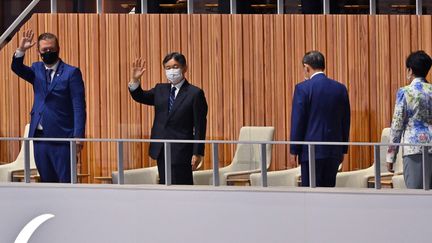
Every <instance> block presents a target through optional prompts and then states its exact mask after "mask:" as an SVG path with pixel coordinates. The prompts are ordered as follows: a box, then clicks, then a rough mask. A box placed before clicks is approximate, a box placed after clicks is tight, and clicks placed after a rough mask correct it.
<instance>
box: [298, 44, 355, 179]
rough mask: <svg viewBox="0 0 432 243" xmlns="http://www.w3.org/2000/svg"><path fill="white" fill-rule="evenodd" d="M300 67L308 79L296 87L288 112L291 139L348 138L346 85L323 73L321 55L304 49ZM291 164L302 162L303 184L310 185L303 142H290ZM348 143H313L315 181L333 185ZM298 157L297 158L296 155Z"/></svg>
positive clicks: (325, 140) (326, 140) (341, 139)
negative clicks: (339, 144) (329, 144)
mask: <svg viewBox="0 0 432 243" xmlns="http://www.w3.org/2000/svg"><path fill="white" fill-rule="evenodd" d="M303 68H304V73H305V77H306V79H307V80H305V81H303V82H301V83H299V84H297V85H296V87H295V91H294V97H293V102H292V114H291V141H322V142H348V139H349V129H350V104H349V99H348V91H347V89H346V87H345V86H344V85H343V84H341V83H339V82H337V81H334V80H332V79H329V78H327V77H326V75H325V74H324V72H323V71H324V69H325V60H324V55H323V54H321V53H320V52H318V51H311V52H308V53H306V55H305V56H304V57H303ZM290 150H291V154H292V155H293V156H292V157H291V160H290V164H291V166H294V165H295V164H296V160H297V159H298V161H299V162H300V163H301V179H302V186H309V158H308V147H307V146H306V145H304V146H302V145H291V146H290ZM347 152H348V146H323V145H321V146H316V147H315V162H316V185H317V186H320V187H334V186H335V184H336V174H337V171H338V167H339V165H340V163H341V162H342V161H343V155H344V154H346V153H347ZM297 157H298V158H297Z"/></svg>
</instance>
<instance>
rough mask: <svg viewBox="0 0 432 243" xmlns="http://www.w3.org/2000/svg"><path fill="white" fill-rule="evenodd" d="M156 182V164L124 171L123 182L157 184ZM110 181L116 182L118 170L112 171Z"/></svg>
mask: <svg viewBox="0 0 432 243" xmlns="http://www.w3.org/2000/svg"><path fill="white" fill-rule="evenodd" d="M158 182H159V173H158V168H157V166H153V167H147V168H140V169H133V170H125V171H124V184H158ZM112 183H113V184H117V183H118V171H113V172H112Z"/></svg>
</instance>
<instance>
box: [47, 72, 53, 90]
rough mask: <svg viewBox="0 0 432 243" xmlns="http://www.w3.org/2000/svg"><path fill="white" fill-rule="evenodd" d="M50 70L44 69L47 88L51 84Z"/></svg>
mask: <svg viewBox="0 0 432 243" xmlns="http://www.w3.org/2000/svg"><path fill="white" fill-rule="evenodd" d="M52 71H53V70H52V69H47V70H45V72H46V81H47V83H46V86H47V88H48V87H49V86H50V84H51V73H52Z"/></svg>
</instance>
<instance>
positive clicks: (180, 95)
mask: <svg viewBox="0 0 432 243" xmlns="http://www.w3.org/2000/svg"><path fill="white" fill-rule="evenodd" d="M188 87H189V83H188V81H187V80H185V82H184V83H183V85H182V86H181V88H180V90H179V92H178V94H177V96H176V98H175V100H174V104H173V107H172V108H171V112H170V113H169V115H168V118H170V117H171V116H172V115H173V114H174V112H176V110H177V108H178V107H179V106H180V105H181V103H182V102H183V100H184V99H185V98H186V93H187V89H188ZM170 89H171V86H170ZM168 97H169V93H168Z"/></svg>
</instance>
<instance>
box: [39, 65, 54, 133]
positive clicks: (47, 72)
mask: <svg viewBox="0 0 432 243" xmlns="http://www.w3.org/2000/svg"><path fill="white" fill-rule="evenodd" d="M52 71H53V70H52V69H46V70H45V79H46V84H45V85H46V89H47V90H48V87H49V86H50V84H51V73H52ZM39 125H40V126H41V127H43V116H41V118H40V120H39Z"/></svg>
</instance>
